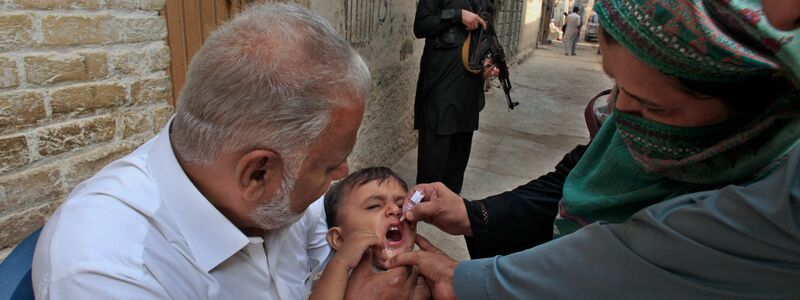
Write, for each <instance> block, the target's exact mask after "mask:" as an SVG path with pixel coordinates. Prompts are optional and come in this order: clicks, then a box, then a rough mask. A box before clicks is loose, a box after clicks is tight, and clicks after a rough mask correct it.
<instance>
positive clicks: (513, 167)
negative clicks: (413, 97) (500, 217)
mask: <svg viewBox="0 0 800 300" xmlns="http://www.w3.org/2000/svg"><path fill="white" fill-rule="evenodd" d="M596 51H597V44H596V43H583V42H581V43H579V44H578V52H577V56H564V54H563V53H564V48H563V44H561V43H560V42H554V43H553V44H551V45H545V46H540V48H538V49H536V50H535V51H534V52H533V53H532V54H530V55H529V56H527V57H526V58H525V59H523V60H522V61H521V62H520V63H518V64H515V65H513V66H511V70H510V71H511V81H512V85H513V88H512V91H511V97H512V99H513V100H514V101H519V102H520V105H519V106H517V107H516V108H515V109H514V110H512V111H508V106H507V105H506V100H505V96H504V94H503V92H502V89H500V88H492V89H491V91H490V92H489V93H487V95H486V107H485V108H484V110H483V111H482V112H481V120H480V129H479V130H478V131H477V132H476V133H475V135H474V137H473V144H472V145H473V146H472V153H471V155H470V160H469V163H468V165H467V171H466V173H465V178H464V188H463V191H462V193H461V194H462V196H463V197H464V198H466V199H482V198H484V197H487V196H491V195H494V194H498V193H501V192H503V191H508V190H511V189H513V188H515V187H517V186H519V185H521V184H524V183H526V182H528V181H530V180H531V179H534V178H536V177H538V176H540V175H543V174H545V173H547V172H549V171H550V170H552V169H553V167H554V166H555V164H556V163H557V162H558V161H559V160H560V159H561V158H562V157H563V156H564V154H565V153H567V152H568V151H569V150H571V149H572V148H574V147H575V146H576V145H578V144H583V143H586V142H587V141H588V138H589V133H588V131H587V130H586V124H585V121H584V117H583V111H584V109H585V107H586V103H587V102H588V101H589V99H591V98H592V97H593V96H594V95H596V94H597V93H599V92H600V91H602V90H604V89H607V88H608V87H610V86H611V80H610V79H609V78H608V77H607V76H606V75H605V74H604V73H603V69H602V66H601V59H600V55H597V54H596ZM494 83H495V84H497V82H496V81H495V82H494ZM416 161H417V149H416V148H414V149H412V150H411V151H408V153H406V155H405V156H403V158H402V159H401V160H399V161H398V162H397V163H396V164H395V165H393V166H392V169H394V170H396V171H397V172H398V173H399V174H400V175H401V176H403V178H404V179H405V180H406V181H407V182H408V183H409V184H412V183H414V182H415V177H416ZM419 224H420V225H418V232H419V233H420V234H422V235H423V236H425V237H427V238H428V239H430V240H431V241H432V242H433V243H434V244H435V245H436V246H438V247H440V248H441V249H442V250H444V251H445V252H447V253H448V254H449V255H450V256H451V257H453V258H454V259H458V260H462V259H467V258H469V255H468V254H467V250H466V244H465V243H464V240H463V238H461V237H454V236H450V235H448V234H446V233H443V232H441V231H439V230H438V229H437V228H435V227H433V226H430V225H427V224H423V223H419Z"/></svg>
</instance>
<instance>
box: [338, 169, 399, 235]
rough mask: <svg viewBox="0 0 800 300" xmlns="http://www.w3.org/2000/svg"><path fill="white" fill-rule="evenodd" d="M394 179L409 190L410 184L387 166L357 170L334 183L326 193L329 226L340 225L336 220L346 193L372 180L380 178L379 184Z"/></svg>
mask: <svg viewBox="0 0 800 300" xmlns="http://www.w3.org/2000/svg"><path fill="white" fill-rule="evenodd" d="M389 179H394V180H395V181H397V183H399V184H400V185H401V186H402V187H403V189H405V190H408V184H406V182H405V181H403V179H402V178H400V176H398V175H397V173H395V172H394V171H392V169H389V168H387V167H371V168H364V169H361V170H358V171H357V172H355V173H353V174H350V175H347V177H345V178H344V179H342V180H341V181H339V182H337V183H334V184H333V186H331V188H330V189H329V190H328V192H327V193H325V221H327V222H328V228H331V227H336V226H337V225H338V223H337V220H336V213H337V212H338V211H339V206H340V205H341V203H342V199H343V198H344V196H345V195H346V194H349V193H350V191H352V190H353V188H355V187H359V186H362V185H364V184H367V183H369V182H371V181H374V180H378V184H383V183H384V182H385V181H386V180H389Z"/></svg>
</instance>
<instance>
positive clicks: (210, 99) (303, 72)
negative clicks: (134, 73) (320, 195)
mask: <svg viewBox="0 0 800 300" xmlns="http://www.w3.org/2000/svg"><path fill="white" fill-rule="evenodd" d="M370 86H371V78H370V74H369V70H368V69H367V66H366V65H365V64H364V61H363V60H362V59H361V56H359V55H358V53H357V52H356V51H355V50H354V49H353V48H352V47H351V46H350V44H349V43H348V42H347V41H346V40H345V39H344V38H342V37H341V35H339V34H338V33H337V32H336V31H335V30H334V29H333V27H331V25H330V24H328V22H326V21H325V20H324V19H322V18H321V17H319V16H317V15H316V14H314V13H312V12H310V11H309V10H307V9H305V8H303V7H301V6H298V5H291V4H279V3H264V4H258V5H253V6H251V7H249V8H248V9H247V10H245V11H243V12H241V13H240V14H239V15H237V16H236V17H235V18H234V19H232V20H231V21H229V22H227V23H225V24H223V25H222V26H220V28H219V29H217V30H216V31H214V32H213V33H212V34H211V36H209V38H208V40H206V42H205V44H204V45H203V46H202V47H201V48H200V50H199V51H198V52H197V53H196V54H195V55H194V58H193V59H192V61H191V64H190V65H189V71H188V73H187V77H186V84H185V85H184V87H183V89H182V90H181V94H180V97H179V102H178V105H177V109H176V113H175V119H174V121H173V124H172V132H173V134H172V135H171V139H172V142H173V145H174V147H175V150H176V152H177V153H178V154H179V155H180V156H181V159H184V160H186V161H188V162H190V163H195V164H207V163H210V162H212V161H214V160H215V159H216V158H217V157H218V156H219V155H220V154H222V153H230V152H236V151H242V150H251V149H264V148H267V149H271V150H273V151H276V152H278V153H279V154H280V155H282V156H283V157H284V159H285V160H288V162H289V163H290V164H293V165H295V164H299V163H302V160H303V159H304V158H305V155H306V154H307V151H308V148H309V146H310V145H311V144H312V143H313V142H314V141H315V140H316V139H317V138H318V137H319V136H320V135H321V134H322V132H323V131H324V130H325V128H326V127H327V126H328V122H329V121H330V117H331V113H332V112H333V110H334V108H336V107H355V106H357V105H363V101H364V99H366V98H367V96H368V93H369V88H370ZM291 167H297V168H299V165H298V166H291ZM294 171H296V169H295V170H294Z"/></svg>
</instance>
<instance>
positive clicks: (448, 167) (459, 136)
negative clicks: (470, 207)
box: [417, 128, 473, 193]
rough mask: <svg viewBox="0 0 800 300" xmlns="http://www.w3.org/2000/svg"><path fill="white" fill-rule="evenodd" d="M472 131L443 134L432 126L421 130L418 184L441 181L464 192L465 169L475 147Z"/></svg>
mask: <svg viewBox="0 0 800 300" xmlns="http://www.w3.org/2000/svg"><path fill="white" fill-rule="evenodd" d="M472 133H473V132H472V131H469V132H459V133H455V134H447V135H439V134H436V132H434V131H433V130H430V129H428V128H421V129H420V130H419V148H418V152H417V154H418V155H417V183H429V182H436V181H441V182H442V183H444V185H446V186H447V187H448V188H449V189H451V190H452V191H453V192H456V193H461V186H462V185H463V184H464V171H465V170H466V169H467V161H469V152H470V148H471V147H472Z"/></svg>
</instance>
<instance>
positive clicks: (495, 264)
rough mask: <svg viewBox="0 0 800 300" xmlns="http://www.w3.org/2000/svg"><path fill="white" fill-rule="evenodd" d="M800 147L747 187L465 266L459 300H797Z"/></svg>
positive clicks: (687, 198)
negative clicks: (688, 299) (767, 173)
mask: <svg viewBox="0 0 800 300" xmlns="http://www.w3.org/2000/svg"><path fill="white" fill-rule="evenodd" d="M798 171H800V147H798V148H795V149H794V150H792V152H791V153H790V155H788V156H787V158H786V159H785V160H783V161H782V162H781V163H780V164H779V165H778V166H777V167H776V168H775V170H774V171H772V172H771V173H770V174H769V175H767V176H766V177H764V178H763V179H761V180H758V181H756V182H755V183H752V184H750V185H747V186H733V185H729V186H726V187H724V188H722V189H719V190H711V191H704V192H698V193H692V194H686V195H683V196H679V197H676V198H673V199H670V200H667V201H664V202H662V203H659V204H656V205H653V206H650V207H648V208H646V209H644V210H642V211H640V212H638V213H636V214H635V215H634V216H633V217H632V218H631V220H630V221H628V222H625V223H622V224H601V223H595V224H593V225H589V226H587V227H585V228H583V229H582V230H579V231H577V232H575V233H573V234H570V235H567V236H565V237H563V238H560V239H558V240H554V241H552V242H549V243H546V244H543V245H541V246H538V247H534V248H531V249H528V250H525V251H522V252H518V253H514V254H511V255H507V256H496V257H493V258H486V259H479V260H472V261H464V262H461V263H459V264H458V266H457V268H456V271H455V275H454V278H453V286H454V289H455V291H456V295H457V297H458V299H687V298H691V299H799V298H800V176H798Z"/></svg>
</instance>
